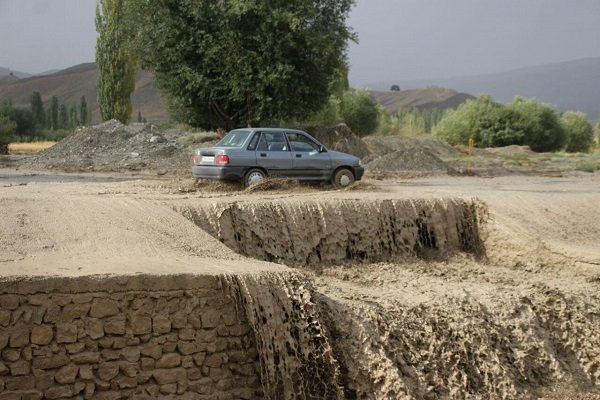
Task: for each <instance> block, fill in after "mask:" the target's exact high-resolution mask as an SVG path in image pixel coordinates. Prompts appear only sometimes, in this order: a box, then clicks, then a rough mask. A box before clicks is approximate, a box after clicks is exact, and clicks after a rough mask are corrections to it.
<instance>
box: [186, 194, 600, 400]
mask: <svg viewBox="0 0 600 400" xmlns="http://www.w3.org/2000/svg"><path fill="white" fill-rule="evenodd" d="M177 210H178V212H180V213H182V214H183V215H184V216H185V217H186V218H188V219H190V220H191V221H193V222H194V223H195V224H197V225H198V226H199V227H201V228H202V229H204V230H206V231H207V232H208V233H210V234H211V235H212V236H213V237H215V238H217V239H219V240H220V241H221V242H223V243H224V244H226V245H227V246H228V247H229V248H231V249H232V250H234V251H236V252H237V253H240V254H243V255H246V256H250V257H254V258H258V259H261V260H266V261H275V262H279V263H284V264H287V265H293V266H300V267H303V266H311V267H315V266H319V267H323V266H324V267H323V268H322V269H316V271H319V275H317V276H316V277H315V280H316V288H315V289H313V290H310V291H309V290H307V288H304V289H305V291H304V293H302V294H300V295H299V294H298V293H296V294H294V292H293V291H291V292H287V296H288V297H291V298H294V296H296V297H297V296H301V297H302V298H307V299H308V298H310V299H311V300H310V303H311V307H316V308H315V310H318V311H317V314H315V316H316V315H319V316H320V320H319V322H318V328H317V329H318V332H320V333H321V332H322V334H323V338H322V342H321V343H323V344H324V347H323V346H322V345H320V344H319V345H317V346H315V345H314V343H310V344H311V345H310V346H308V349H309V350H308V351H309V354H313V355H316V354H320V355H319V358H323V357H324V359H323V360H321V361H320V362H318V365H320V366H321V368H323V366H326V367H325V371H326V373H323V372H319V373H318V374H317V375H318V376H319V378H320V379H321V380H319V379H313V380H312V381H313V382H315V383H316V382H319V387H323V388H324V387H327V388H330V389H332V388H341V389H340V390H341V394H340V393H337V392H336V391H335V390H329V391H327V392H322V390H323V389H321V391H319V390H317V392H319V393H322V394H323V395H322V396H317V398H348V399H517V398H573V399H575V398H589V399H595V398H598V397H596V395H594V394H591V393H598V391H597V386H596V385H599V384H600V296H598V294H597V285H596V284H595V283H594V281H593V280H591V281H590V279H582V278H583V277H579V278H573V279H572V281H571V282H570V284H569V285H565V284H564V281H562V282H561V281H560V280H559V281H556V280H545V279H543V278H541V279H540V276H538V275H537V274H535V273H527V272H524V271H518V270H514V269H511V268H507V267H506V266H502V265H494V264H490V263H488V261H486V258H485V245H484V244H485V243H484V239H482V236H483V232H487V231H488V230H490V229H492V230H493V229H494V227H492V228H489V229H488V228H487V227H486V226H484V225H483V220H484V219H486V217H487V209H486V207H485V206H484V205H482V204H481V203H480V202H478V201H466V200H456V199H443V200H381V201H359V200H342V201H335V202H333V201H321V200H318V201H313V200H310V201H304V202H298V201H294V200H277V201H263V202H252V203H246V202H224V203H214V204H212V205H210V206H202V207H194V206H190V205H187V206H182V207H179V208H178V209H177ZM497 234H498V233H497V232H495V235H497ZM492 245H493V243H492ZM357 261H358V262H359V264H357V263H356V262H357ZM548 261H549V259H548ZM563 261H564V260H563ZM341 264H343V265H344V266H338V267H335V265H341ZM327 266H329V267H327ZM312 270H313V271H315V269H314V268H313V269H312ZM280 285H281V286H282V287H284V288H286V284H285V283H284V282H282V283H281V284H280ZM277 286H278V285H275V287H277ZM264 287H265V288H266V287H268V288H269V289H268V290H269V291H271V290H273V289H272V288H273V286H272V285H266V286H264ZM286 290H287V289H284V291H286ZM256 292H259V290H257V291H256ZM269 298H270V296H269V295H268V294H267V295H265V296H263V297H262V300H263V301H265V299H266V300H267V303H263V304H262V305H260V306H259V307H258V309H260V310H261V311H262V310H264V309H265V308H268V309H273V308H274V309H278V308H279V305H280V304H282V302H281V300H280V299H281V297H280V295H273V298H274V301H275V305H268V304H269V301H268V299H269ZM312 303H315V304H312ZM245 304H247V302H245ZM253 309H254V310H256V309H257V307H256V306H254V307H253ZM284 310H285V307H284ZM284 312H285V313H286V314H285V315H286V317H285V318H282V316H281V314H279V315H277V317H274V316H275V314H271V313H270V312H269V317H268V318H263V319H262V321H263V322H262V324H259V325H258V326H255V327H254V329H255V330H257V331H259V332H260V334H259V335H258V336H259V337H261V336H262V337H265V335H266V337H267V338H272V337H277V336H279V335H284V336H285V332H294V330H295V329H297V328H294V324H293V323H292V324H291V325H290V326H287V327H285V329H283V330H282V326H281V325H279V322H275V321H281V320H283V321H285V322H286V324H284V326H286V325H287V323H288V320H289V319H288V318H287V316H288V314H287V311H284ZM266 313H267V312H261V313H260V314H261V315H266ZM271 316H273V317H274V318H271ZM254 320H258V321H260V318H256V317H255V318H254ZM301 320H302V321H305V320H306V318H301ZM269 340H272V339H269ZM263 343H270V342H269V341H268V340H267V341H264V340H263ZM268 348H269V349H271V348H273V349H278V347H277V346H273V347H268ZM280 348H283V346H280ZM315 350H316V351H315ZM270 353H271V352H267V354H270ZM290 354H292V358H291V360H293V361H290V360H289V359H287V360H286V361H285V362H283V361H280V362H283V366H284V367H285V365H286V364H288V363H291V364H292V365H294V364H297V363H298V362H299V363H300V365H308V364H307V362H309V361H310V360H311V359H312V358H306V357H302V356H300V357H298V354H302V353H298V350H297V349H294V350H293V351H291V352H290V351H288V355H290ZM279 355H280V350H275V351H274V352H273V354H272V355H271V356H269V357H271V358H270V359H269V360H263V362H262V365H263V369H264V368H265V366H272V365H274V363H273V358H272V357H276V358H279ZM313 357H314V356H313ZM283 359H284V358H282V359H281V360H283ZM266 368H267V369H266V370H263V375H264V376H269V377H270V378H269V379H270V380H273V377H274V376H276V374H274V372H273V371H276V370H277V369H274V370H273V371H269V368H268V367H266ZM301 368H302V369H303V370H304V371H311V370H313V371H316V370H317V369H315V368H314V367H312V368H310V367H306V366H304V367H301ZM284 369H285V368H284ZM300 375H301V376H303V375H304V374H300ZM292 376H293V375H292ZM279 379H283V377H280V378H279ZM322 379H325V381H323V380H322ZM275 381H278V379H275ZM321 382H328V383H321ZM556 382H577V383H576V384H572V385H574V386H575V385H577V387H576V388H575V387H574V386H571V387H570V388H569V389H568V390H567V391H566V392H559V393H558V394H555V396H557V397H552V394H553V393H555V392H553V391H554V390H556V389H552V387H553V385H554V384H555V383H556ZM282 387H284V388H294V387H295V384H294V383H292V382H287V383H286V384H284V385H283V386H282ZM580 390H581V393H586V395H585V396H588V395H589V396H592V397H579V395H578V394H577V393H578V392H579V391H580ZM298 393H300V396H299V397H297V398H313V397H312V396H310V395H308V396H307V393H306V392H303V391H302V390H297V389H294V391H293V392H289V393H287V396H286V395H284V394H285V393H283V392H279V397H281V398H290V397H289V396H291V398H293V397H294V396H296V395H298ZM340 396H341V397H340ZM565 396H566V397H565Z"/></svg>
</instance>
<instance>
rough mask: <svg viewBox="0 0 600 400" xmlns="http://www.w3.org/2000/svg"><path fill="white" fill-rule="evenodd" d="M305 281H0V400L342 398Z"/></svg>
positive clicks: (264, 277)
mask: <svg viewBox="0 0 600 400" xmlns="http://www.w3.org/2000/svg"><path fill="white" fill-rule="evenodd" d="M312 297H313V289H312V286H311V284H310V282H309V281H308V280H307V277H306V276H305V275H303V274H301V273H297V272H290V271H282V272H281V273H273V272H271V273H267V272H254V273H248V274H237V275H214V276H195V275H194V276H190V275H179V276H143V275H140V276H133V277H127V276H122V277H104V278H102V277H99V278H98V277H78V278H50V279H48V278H46V279H35V278H33V279H30V280H24V279H15V280H13V281H3V282H2V281H0V400H4V399H42V398H46V399H62V398H74V399H115V400H116V399H130V398H135V399H150V398H165V399H169V398H172V399H215V400H226V399H263V398H269V399H304V398H320V399H340V398H341V393H342V392H341V388H340V387H339V385H338V383H337V379H338V369H337V362H336V361H335V359H334V358H333V356H332V353H331V346H330V345H329V343H328V339H327V335H326V334H325V330H324V327H323V326H321V318H320V315H319V312H318V308H317V307H316V305H315V304H314V303H313V301H312Z"/></svg>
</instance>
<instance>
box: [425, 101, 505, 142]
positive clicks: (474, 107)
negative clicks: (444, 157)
mask: <svg viewBox="0 0 600 400" xmlns="http://www.w3.org/2000/svg"><path fill="white" fill-rule="evenodd" d="M502 107H503V106H502V104H500V103H496V102H494V101H493V100H492V98H491V97H490V96H480V97H478V98H477V99H475V100H467V101H466V102H464V103H463V104H461V105H460V106H459V107H458V108H457V109H456V110H454V111H448V112H447V113H446V114H445V115H444V117H443V118H442V120H441V121H440V122H439V124H437V125H436V127H435V128H434V129H433V132H432V133H433V135H434V136H436V137H438V138H440V139H443V140H445V141H446V142H448V143H450V144H452V145H456V144H467V143H468V141H469V139H470V138H473V139H474V140H475V143H476V144H478V145H479V144H480V143H481V140H482V132H483V133H484V135H483V136H484V137H486V140H487V141H490V140H491V139H490V136H491V135H490V133H489V132H484V131H487V130H489V129H490V127H492V126H494V123H493V119H494V118H497V116H496V115H497V112H498V111H499V110H501V109H502Z"/></svg>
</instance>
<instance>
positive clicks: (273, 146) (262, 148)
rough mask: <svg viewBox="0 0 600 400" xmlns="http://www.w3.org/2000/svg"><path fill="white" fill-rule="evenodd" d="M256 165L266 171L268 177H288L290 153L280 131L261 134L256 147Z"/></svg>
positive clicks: (290, 163) (290, 161)
mask: <svg viewBox="0 0 600 400" xmlns="http://www.w3.org/2000/svg"><path fill="white" fill-rule="evenodd" d="M256 165H257V166H259V167H262V168H264V169H265V170H267V173H268V174H269V175H270V176H275V177H277V176H289V174H290V171H291V170H292V153H291V152H290V149H289V145H288V142H287V139H286V137H285V135H284V133H283V132H282V131H264V132H261V135H260V139H259V140H258V146H257V147H256Z"/></svg>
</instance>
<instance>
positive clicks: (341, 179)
mask: <svg viewBox="0 0 600 400" xmlns="http://www.w3.org/2000/svg"><path fill="white" fill-rule="evenodd" d="M353 183H354V173H353V172H352V171H350V170H349V169H348V168H341V169H339V170H337V171H336V172H335V175H334V176H333V185H334V186H335V187H340V188H344V187H348V186H350V185H352V184H353Z"/></svg>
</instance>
